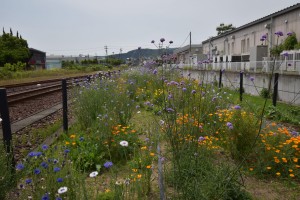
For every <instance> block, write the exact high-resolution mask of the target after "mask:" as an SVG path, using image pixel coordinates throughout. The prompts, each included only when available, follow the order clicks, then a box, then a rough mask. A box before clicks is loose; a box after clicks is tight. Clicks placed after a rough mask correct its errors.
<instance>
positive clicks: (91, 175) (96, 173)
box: [90, 171, 98, 178]
mask: <svg viewBox="0 0 300 200" xmlns="http://www.w3.org/2000/svg"><path fill="white" fill-rule="evenodd" d="M97 175H98V172H97V171H94V172H92V173H90V177H91V178H94V177H96V176H97Z"/></svg>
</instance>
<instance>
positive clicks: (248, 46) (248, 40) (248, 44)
mask: <svg viewBox="0 0 300 200" xmlns="http://www.w3.org/2000/svg"><path fill="white" fill-rule="evenodd" d="M247 52H250V38H247Z"/></svg>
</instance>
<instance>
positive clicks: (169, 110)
mask: <svg viewBox="0 0 300 200" xmlns="http://www.w3.org/2000/svg"><path fill="white" fill-rule="evenodd" d="M166 110H167V112H174V110H173V109H172V108H167V109H166Z"/></svg>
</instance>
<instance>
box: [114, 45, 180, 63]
mask: <svg viewBox="0 0 300 200" xmlns="http://www.w3.org/2000/svg"><path fill="white" fill-rule="evenodd" d="M174 50H175V48H169V49H167V50H166V49H135V50H132V51H128V52H127V53H123V54H115V55H114V57H116V58H120V59H122V60H126V59H127V58H134V59H138V58H139V57H140V58H141V57H153V58H156V57H157V56H160V55H161V54H162V53H167V54H172V53H173V51H174Z"/></svg>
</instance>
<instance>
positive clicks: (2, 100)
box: [0, 88, 15, 172]
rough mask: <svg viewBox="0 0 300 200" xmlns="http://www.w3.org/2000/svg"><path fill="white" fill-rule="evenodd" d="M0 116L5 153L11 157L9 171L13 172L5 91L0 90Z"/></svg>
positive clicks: (10, 135)
mask: <svg viewBox="0 0 300 200" xmlns="http://www.w3.org/2000/svg"><path fill="white" fill-rule="evenodd" d="M0 116H1V119H2V130H3V142H4V146H5V150H6V153H7V154H8V155H9V156H11V159H12V160H11V169H12V171H13V172H14V169H15V159H14V156H13V148H12V145H11V140H12V134H11V127H10V119H9V109H8V103H7V95H6V89H5V88H0Z"/></svg>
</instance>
